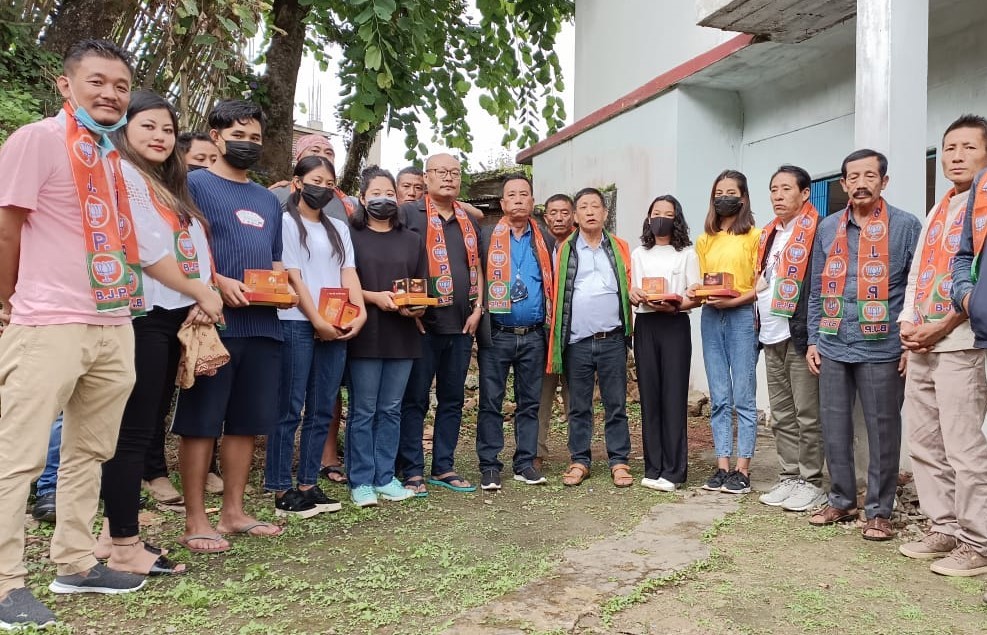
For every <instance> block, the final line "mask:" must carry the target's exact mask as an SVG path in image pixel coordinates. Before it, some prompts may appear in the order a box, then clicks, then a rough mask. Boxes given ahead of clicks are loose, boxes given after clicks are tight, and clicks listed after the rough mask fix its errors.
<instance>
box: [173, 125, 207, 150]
mask: <svg viewBox="0 0 987 635" xmlns="http://www.w3.org/2000/svg"><path fill="white" fill-rule="evenodd" d="M193 141H205V142H206V143H212V138H211V137H210V136H209V135H208V134H206V133H204V132H199V131H196V132H183V133H181V134H179V135H178V138H177V139H175V152H177V153H178V154H179V155H181V156H185V155H186V154H188V153H189V150H191V149H192V142H193Z"/></svg>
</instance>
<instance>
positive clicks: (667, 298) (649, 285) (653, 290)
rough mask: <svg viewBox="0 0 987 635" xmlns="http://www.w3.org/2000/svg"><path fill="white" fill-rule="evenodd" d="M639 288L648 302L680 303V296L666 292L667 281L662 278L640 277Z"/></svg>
mask: <svg viewBox="0 0 987 635" xmlns="http://www.w3.org/2000/svg"><path fill="white" fill-rule="evenodd" d="M641 288H642V290H643V291H644V297H645V298H647V299H648V302H673V303H676V304H681V302H682V296H680V295H679V294H677V293H669V292H668V281H667V280H665V279H664V278H641Z"/></svg>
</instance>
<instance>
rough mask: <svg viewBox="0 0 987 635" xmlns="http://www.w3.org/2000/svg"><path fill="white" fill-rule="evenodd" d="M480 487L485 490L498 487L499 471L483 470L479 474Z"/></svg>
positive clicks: (497, 488)
mask: <svg viewBox="0 0 987 635" xmlns="http://www.w3.org/2000/svg"><path fill="white" fill-rule="evenodd" d="M480 489H482V490H485V491H488V492H489V491H491V490H499V489H500V471H499V470H495V469H492V468H491V469H489V470H483V474H481V475H480Z"/></svg>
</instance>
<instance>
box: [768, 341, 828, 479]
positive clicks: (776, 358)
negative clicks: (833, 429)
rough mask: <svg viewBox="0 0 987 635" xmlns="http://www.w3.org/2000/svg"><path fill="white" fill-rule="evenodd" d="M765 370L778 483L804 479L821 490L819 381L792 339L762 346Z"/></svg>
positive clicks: (821, 453)
mask: <svg viewBox="0 0 987 635" xmlns="http://www.w3.org/2000/svg"><path fill="white" fill-rule="evenodd" d="M764 367H765V369H766V370H767V375H768V401H769V403H770V404H771V418H772V420H773V421H772V423H773V425H772V426H771V431H772V432H774V435H775V445H776V446H777V448H778V462H779V463H780V467H781V469H780V480H785V479H787V478H803V479H805V480H806V481H808V482H810V483H812V484H813V485H815V486H816V487H820V486H822V470H823V448H822V426H821V425H820V424H819V379H818V378H817V377H816V376H815V375H813V374H812V373H811V372H809V365H808V364H807V363H806V361H805V355H802V354H800V353H799V352H798V351H796V350H795V345H794V344H792V340H791V339H787V340H785V341H784V342H779V343H778V344H765V345H764Z"/></svg>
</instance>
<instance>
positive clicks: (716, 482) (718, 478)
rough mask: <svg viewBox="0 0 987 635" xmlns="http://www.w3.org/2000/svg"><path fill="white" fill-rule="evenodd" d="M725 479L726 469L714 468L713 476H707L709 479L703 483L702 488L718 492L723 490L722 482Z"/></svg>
mask: <svg viewBox="0 0 987 635" xmlns="http://www.w3.org/2000/svg"><path fill="white" fill-rule="evenodd" d="M726 480H727V471H726V470H722V469H720V470H716V473H715V474H713V476H710V477H709V480H708V481H706V483H705V484H704V485H703V489H707V490H709V491H711V492H720V491H722V490H723V483H724V482H726Z"/></svg>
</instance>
